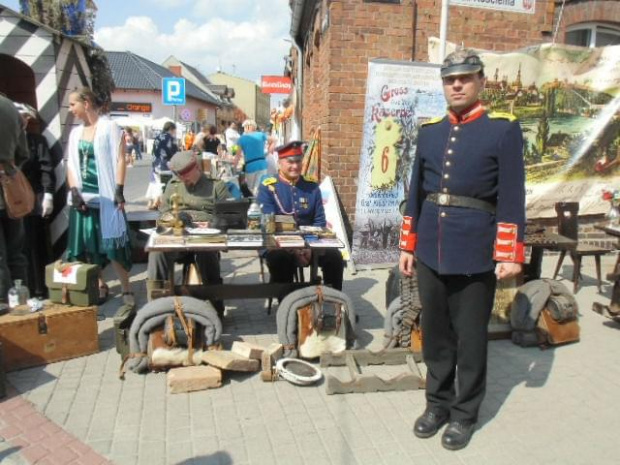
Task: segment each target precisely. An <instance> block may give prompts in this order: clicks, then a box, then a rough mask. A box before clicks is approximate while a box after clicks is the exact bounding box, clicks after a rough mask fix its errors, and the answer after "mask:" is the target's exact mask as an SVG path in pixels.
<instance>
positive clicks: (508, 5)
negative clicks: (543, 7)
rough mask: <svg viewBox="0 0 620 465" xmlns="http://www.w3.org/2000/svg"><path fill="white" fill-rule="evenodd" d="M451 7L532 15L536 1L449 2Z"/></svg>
mask: <svg viewBox="0 0 620 465" xmlns="http://www.w3.org/2000/svg"><path fill="white" fill-rule="evenodd" d="M449 1H450V5H452V6H469V7H473V8H487V9H489V10H499V11H507V12H509V13H528V14H534V12H535V10H536V0H449Z"/></svg>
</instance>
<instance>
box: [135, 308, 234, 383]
mask: <svg viewBox="0 0 620 465" xmlns="http://www.w3.org/2000/svg"><path fill="white" fill-rule="evenodd" d="M176 298H177V299H179V300H180V302H181V303H182V305H183V312H184V313H185V316H186V317H187V318H190V319H192V320H194V321H195V322H196V323H199V324H201V325H202V326H203V327H204V329H205V333H204V334H205V342H206V344H207V346H212V345H215V344H218V343H219V342H220V337H221V335H222V322H221V321H220V319H219V318H218V316H217V312H216V311H215V309H214V308H213V306H212V305H211V303H210V302H208V301H206V302H205V301H202V300H198V299H195V298H193V297H185V296H183V297H176ZM174 302H175V297H162V298H160V299H155V300H153V301H152V302H149V303H148V304H146V305H145V306H144V307H142V308H141V309H140V310H139V311H138V313H137V314H136V317H135V319H134V320H133V323H132V324H131V328H130V330H129V351H130V355H129V359H128V360H127V362H126V363H127V365H126V367H127V368H128V369H130V370H131V371H133V372H134V373H145V372H146V371H147V370H148V359H147V355H146V352H147V345H148V341H149V334H150V333H151V331H153V330H154V329H155V328H157V327H158V326H161V325H163V324H164V320H165V319H166V317H167V316H169V315H174V313H175V310H174Z"/></svg>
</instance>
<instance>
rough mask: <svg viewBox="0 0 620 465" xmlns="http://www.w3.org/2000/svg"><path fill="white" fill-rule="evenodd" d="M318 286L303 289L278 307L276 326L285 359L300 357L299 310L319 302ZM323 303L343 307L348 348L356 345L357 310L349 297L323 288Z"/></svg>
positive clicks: (329, 288) (291, 294) (295, 292)
mask: <svg viewBox="0 0 620 465" xmlns="http://www.w3.org/2000/svg"><path fill="white" fill-rule="evenodd" d="M317 287H318V286H308V287H304V288H303V289H298V290H296V291H293V292H291V293H290V294H288V295H287V296H286V297H285V298H284V299H283V300H282V302H280V305H279V306H278V314H277V316H276V324H277V327H278V339H279V340H280V343H281V344H282V345H283V346H284V357H294V358H296V357H297V356H298V352H297V329H298V322H297V310H298V309H300V308H303V307H305V306H307V305H309V304H312V303H315V302H317V301H318V300H319V296H318V294H317ZM321 288H322V290H323V301H324V302H330V303H335V304H340V305H342V308H343V310H344V313H345V314H346V316H347V318H346V324H347V332H346V334H347V348H352V347H354V345H355V339H356V334H355V309H354V308H353V303H352V302H351V299H349V296H347V295H346V294H345V293H343V292H341V291H338V290H336V289H332V288H331V287H323V286H321Z"/></svg>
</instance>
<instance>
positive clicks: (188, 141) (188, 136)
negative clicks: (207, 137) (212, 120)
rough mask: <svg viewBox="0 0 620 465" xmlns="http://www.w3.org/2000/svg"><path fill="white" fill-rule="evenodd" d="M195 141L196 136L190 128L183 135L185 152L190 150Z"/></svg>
mask: <svg viewBox="0 0 620 465" xmlns="http://www.w3.org/2000/svg"><path fill="white" fill-rule="evenodd" d="M195 139H196V135H195V134H194V131H193V130H192V129H191V128H190V129H189V131H187V133H185V140H184V141H183V142H184V144H185V150H191V149H192V147H193V146H194V140H195Z"/></svg>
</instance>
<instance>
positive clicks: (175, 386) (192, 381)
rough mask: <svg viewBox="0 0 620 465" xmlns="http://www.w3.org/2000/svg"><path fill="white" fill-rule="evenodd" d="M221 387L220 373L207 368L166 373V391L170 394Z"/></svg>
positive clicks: (200, 367) (175, 370)
mask: <svg viewBox="0 0 620 465" xmlns="http://www.w3.org/2000/svg"><path fill="white" fill-rule="evenodd" d="M221 385H222V372H221V371H220V370H218V369H217V368H213V367H208V366H192V367H181V368H173V369H172V370H170V371H169V372H168V389H169V391H170V393H171V394H179V393H182V392H191V391H202V390H204V389H210V388H218V387H220V386H221Z"/></svg>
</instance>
